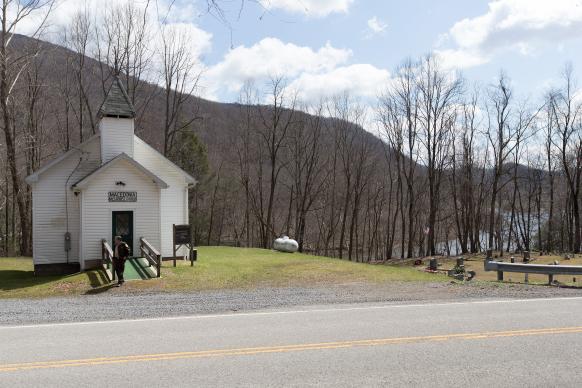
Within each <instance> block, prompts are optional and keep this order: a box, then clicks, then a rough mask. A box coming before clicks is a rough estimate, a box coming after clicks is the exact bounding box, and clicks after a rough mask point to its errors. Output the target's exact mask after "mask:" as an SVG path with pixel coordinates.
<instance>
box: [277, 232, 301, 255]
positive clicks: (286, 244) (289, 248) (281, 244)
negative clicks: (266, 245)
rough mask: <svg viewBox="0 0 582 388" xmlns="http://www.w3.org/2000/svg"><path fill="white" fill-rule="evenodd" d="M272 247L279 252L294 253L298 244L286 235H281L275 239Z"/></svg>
mask: <svg viewBox="0 0 582 388" xmlns="http://www.w3.org/2000/svg"><path fill="white" fill-rule="evenodd" d="M273 249H274V250H276V251H279V252H287V253H294V252H297V250H298V249H299V244H297V241H295V240H293V239H292V238H289V237H288V236H282V237H279V238H278V239H276V240H275V242H274V243H273Z"/></svg>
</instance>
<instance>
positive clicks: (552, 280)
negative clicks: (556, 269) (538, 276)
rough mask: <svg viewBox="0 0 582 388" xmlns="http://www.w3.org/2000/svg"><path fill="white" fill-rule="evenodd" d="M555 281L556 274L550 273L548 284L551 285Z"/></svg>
mask: <svg viewBox="0 0 582 388" xmlns="http://www.w3.org/2000/svg"><path fill="white" fill-rule="evenodd" d="M553 282H554V275H552V274H549V275H548V284H549V285H550V286H551V285H552V283H553Z"/></svg>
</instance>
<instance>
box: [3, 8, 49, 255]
mask: <svg viewBox="0 0 582 388" xmlns="http://www.w3.org/2000/svg"><path fill="white" fill-rule="evenodd" d="M52 5H53V2H52V1H49V0H32V1H27V2H20V1H16V0H3V1H2V3H1V5H0V6H1V10H0V11H1V22H2V31H1V36H0V42H1V45H0V109H2V124H3V130H4V139H5V141H6V159H7V164H8V170H9V171H10V175H11V177H12V190H13V192H14V193H15V196H16V202H17V205H18V215H19V219H20V253H21V254H24V255H30V254H31V247H32V244H31V242H32V240H31V233H30V217H29V214H28V208H27V200H26V190H22V189H21V181H20V176H19V173H18V168H17V160H16V159H17V156H16V153H17V151H16V135H17V134H16V132H15V128H14V125H13V119H14V118H13V117H12V110H11V99H12V97H13V93H14V87H15V85H16V83H17V82H18V80H19V78H20V76H21V75H22V72H23V71H24V70H25V69H26V68H27V67H28V65H29V63H30V58H32V57H34V56H35V55H38V50H39V49H38V47H36V48H33V49H32V50H31V51H27V52H24V53H15V52H13V50H12V42H13V38H14V32H15V30H16V28H17V26H18V25H19V24H20V23H21V22H22V21H23V20H26V19H27V18H29V17H31V15H37V14H40V15H41V22H40V23H39V24H38V25H37V28H36V30H35V31H33V32H32V33H31V34H30V35H31V36H33V37H38V36H39V34H40V32H41V31H42V28H43V27H44V24H45V21H46V17H47V16H48V13H49V12H50V10H51V9H52Z"/></svg>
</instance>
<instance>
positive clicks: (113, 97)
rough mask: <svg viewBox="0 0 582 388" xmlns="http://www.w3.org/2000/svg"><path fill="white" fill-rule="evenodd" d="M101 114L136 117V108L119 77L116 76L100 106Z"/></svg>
mask: <svg viewBox="0 0 582 388" xmlns="http://www.w3.org/2000/svg"><path fill="white" fill-rule="evenodd" d="M99 115H100V116H101V117H103V116H109V117H129V118H133V117H135V109H134V108H133V105H132V104H131V101H130V100H129V97H128V95H127V92H126V91H125V88H124V87H123V84H122V83H121V81H120V80H119V78H118V77H115V79H114V80H113V83H112V84H111V87H110V88H109V91H108V92H107V96H106V97H105V101H103V104H101V108H99Z"/></svg>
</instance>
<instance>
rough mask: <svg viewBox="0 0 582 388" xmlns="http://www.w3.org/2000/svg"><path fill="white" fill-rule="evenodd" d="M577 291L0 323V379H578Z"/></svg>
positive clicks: (130, 382) (581, 310) (28, 382)
mask: <svg viewBox="0 0 582 388" xmlns="http://www.w3.org/2000/svg"><path fill="white" fill-rule="evenodd" d="M581 366H582V298H581V297H578V298H554V299H529V300H499V301H494V300H487V301H465V302H456V303H455V302H447V303H428V304H399V305H390V304H354V305H333V306H319V307H309V308H297V307H294V308H291V309H279V310H270V311H259V312H257V311H255V312H248V313H233V314H219V315H197V316H188V317H168V318H152V319H135V320H121V321H101V322H82V323H63V324H44V325H20V326H0V386H2V387H20V386H39V387H40V386H42V387H52V386H55V387H56V386H58V387H68V386H70V387H81V386H116V387H117V386H122V387H131V386H136V387H137V386H139V387H144V386H189V387H206V386H221V387H224V386H249V387H250V386H252V387H255V386H277V387H280V386H333V387H337V386H453V385H461V384H462V385H466V386H471V387H473V386H482V387H484V386H488V387H492V386H528V387H535V386H539V387H547V386H562V387H580V386H582V367H581Z"/></svg>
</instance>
